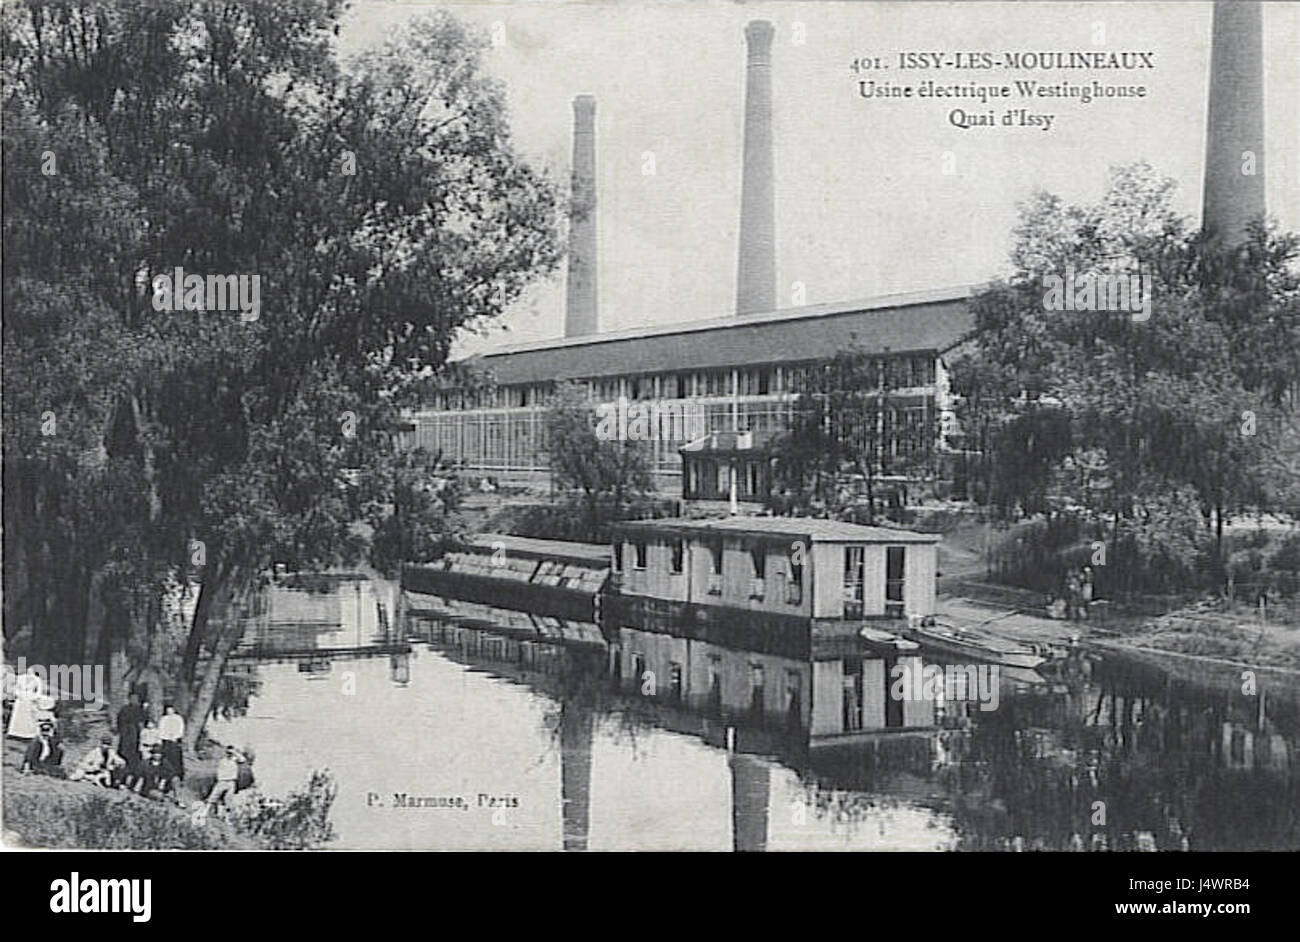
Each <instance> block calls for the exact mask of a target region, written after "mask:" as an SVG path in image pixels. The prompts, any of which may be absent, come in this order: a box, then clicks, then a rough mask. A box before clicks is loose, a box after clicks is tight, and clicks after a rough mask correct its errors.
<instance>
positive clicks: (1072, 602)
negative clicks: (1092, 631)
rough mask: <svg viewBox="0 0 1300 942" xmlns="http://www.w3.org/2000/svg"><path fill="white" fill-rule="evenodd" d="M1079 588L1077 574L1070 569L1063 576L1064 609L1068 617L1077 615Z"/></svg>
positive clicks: (1072, 617)
mask: <svg viewBox="0 0 1300 942" xmlns="http://www.w3.org/2000/svg"><path fill="white" fill-rule="evenodd" d="M1080 589H1081V586H1080V583H1079V574H1078V573H1077V572H1075V571H1074V570H1073V569H1071V570H1070V571H1069V572H1068V573H1067V574H1066V577H1065V611H1066V616H1067V617H1068V618H1070V619H1074V618H1076V617H1078V614H1079V592H1080Z"/></svg>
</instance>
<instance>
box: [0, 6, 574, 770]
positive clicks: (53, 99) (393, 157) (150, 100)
mask: <svg viewBox="0 0 1300 942" xmlns="http://www.w3.org/2000/svg"><path fill="white" fill-rule="evenodd" d="M341 7H342V5H341V4H340V3H339V2H337V0H288V2H285V0H254V2H249V3H241V4H227V3H221V2H211V0H159V2H157V3H150V4H138V3H134V2H128V0H113V2H83V3H71V4H61V5H59V6H58V7H51V6H49V5H48V4H43V3H40V2H36V0H32V2H28V3H20V4H16V5H12V6H9V7H7V8H6V9H5V11H4V14H3V42H4V48H5V63H4V68H5V79H6V83H5V99H4V116H5V123H6V127H7V128H10V127H13V128H17V129H18V132H19V133H16V134H13V135H10V134H6V137H5V141H4V147H5V153H4V157H5V165H6V173H5V183H4V186H5V197H6V200H5V202H6V216H5V223H4V226H5V229H4V233H5V245H4V263H5V264H4V301H5V310H4V318H5V323H4V326H5V334H4V357H5V376H4V383H5V387H4V400H5V426H4V435H5V455H6V462H5V472H6V480H5V484H6V487H5V534H6V553H5V557H6V567H7V568H6V584H7V586H8V582H9V577H10V576H11V575H12V576H13V577H14V578H15V579H19V580H22V581H23V586H22V591H20V592H18V593H17V595H16V597H15V595H13V594H11V592H6V593H5V605H6V613H5V614H6V619H5V622H6V631H9V630H10V626H11V625H14V626H18V625H25V626H27V627H28V628H30V630H31V631H32V632H33V637H34V638H39V639H40V643H41V644H42V645H46V646H47V647H48V646H51V645H52V646H55V647H57V646H60V645H62V647H63V650H64V651H65V653H66V656H68V657H69V658H72V657H74V656H76V659H82V658H84V657H89V658H108V657H109V656H110V655H111V654H112V653H113V652H118V654H119V657H121V656H123V655H124V656H125V658H126V659H127V660H128V661H129V663H130V672H131V674H132V676H141V674H142V672H143V671H144V670H145V669H146V666H147V665H150V664H152V665H153V666H154V667H155V668H158V669H160V670H161V671H162V672H163V677H162V680H161V682H164V683H167V684H168V685H170V686H172V687H173V688H174V689H175V691H176V693H177V695H178V696H180V697H181V698H182V699H186V700H188V701H189V702H190V706H189V710H188V719H189V723H188V729H189V731H190V738H191V742H190V745H191V746H192V745H193V741H194V739H195V738H196V737H197V736H198V734H199V731H200V729H201V727H202V725H203V721H204V720H205V719H206V716H207V713H208V710H209V707H210V704H211V699H212V696H213V694H214V693H215V689H216V681H217V679H218V677H219V674H220V671H221V668H222V666H223V663H224V660H225V656H226V655H227V654H228V652H229V651H230V650H231V648H232V647H233V645H234V644H235V643H236V642H237V640H238V633H239V623H238V620H237V619H236V618H234V617H232V610H233V608H232V606H233V605H234V604H235V603H237V601H238V600H239V599H240V598H241V597H243V596H244V595H246V593H247V592H248V591H249V590H250V589H251V588H252V587H254V586H255V585H256V583H257V581H258V579H259V578H260V574H262V573H264V572H265V571H266V569H267V568H268V567H269V566H270V565H271V564H272V563H273V562H282V563H286V564H287V565H289V566H290V567H292V568H299V569H305V568H312V567H320V566H328V565H332V564H338V563H346V562H351V561H354V560H356V559H358V558H360V557H362V556H363V555H364V554H366V553H367V552H368V548H369V547H368V542H369V541H368V539H367V537H366V533H367V532H368V531H369V530H370V529H372V528H375V527H376V526H378V529H380V530H384V531H385V533H386V536H385V539H384V546H385V547H386V550H385V552H386V553H391V549H392V547H393V546H395V545H398V546H400V545H410V544H412V543H418V542H419V541H418V540H414V541H413V540H411V539H406V540H405V542H403V540H402V539H398V538H396V537H395V536H394V535H393V534H392V533H389V532H387V530H385V527H384V521H383V519H380V518H382V514H380V515H379V517H380V518H376V512H375V508H376V507H382V506H385V501H384V500H383V499H382V495H379V497H378V498H376V495H374V494H373V493H370V494H369V499H368V500H367V501H366V502H360V501H357V500H355V499H351V498H350V497H349V482H355V474H354V473H353V469H356V468H363V469H366V471H367V473H368V481H369V484H368V485H367V486H368V487H369V488H370V489H371V491H373V488H374V487H375V486H378V484H377V483H376V482H378V483H379V484H382V482H384V481H387V482H389V483H390V484H393V485H394V486H397V485H398V484H400V485H401V486H402V487H404V488H406V496H407V497H408V498H409V497H410V487H409V478H410V476H411V462H412V460H413V459H412V458H410V457H409V456H408V457H404V458H400V459H399V458H398V457H397V456H396V455H395V451H396V448H395V441H394V435H393V433H392V430H393V429H394V427H395V426H396V424H397V421H396V419H397V414H398V413H399V411H400V410H401V409H402V408H403V407H404V406H405V405H408V404H410V403H411V402H412V398H413V396H414V395H415V392H414V390H415V389H416V384H417V383H427V382H428V379H429V377H430V375H436V374H437V373H438V372H440V371H441V370H442V369H443V368H444V366H445V364H446V360H447V356H448V353H449V350H450V348H451V344H452V343H453V341H454V339H455V337H456V335H457V333H458V332H459V331H461V330H463V329H473V328H475V327H476V326H477V325H480V324H482V323H483V322H484V321H486V319H488V318H492V317H495V316H497V315H499V314H501V313H502V311H503V310H504V309H505V308H506V307H507V306H508V305H509V304H510V303H511V302H512V301H513V300H514V299H515V298H516V297H517V296H518V295H519V293H520V291H521V290H522V289H523V288H524V286H525V285H527V284H528V283H529V282H530V281H531V280H532V279H534V278H536V277H539V276H541V275H544V274H545V273H546V272H548V271H549V270H550V269H551V268H552V267H553V265H554V264H555V262H556V260H557V256H558V248H557V246H558V240H557V237H556V236H557V224H558V213H557V208H558V207H557V200H556V195H555V194H556V191H555V188H554V187H553V185H552V184H551V182H550V181H549V180H547V179H546V178H545V177H543V176H540V175H539V174H538V173H537V172H535V171H534V170H533V169H532V168H530V166H529V165H528V164H527V163H526V162H525V161H524V160H523V159H522V158H521V156H520V155H519V153H518V152H517V150H516V148H515V147H514V145H513V142H512V140H511V136H510V132H509V128H508V125H507V116H506V108H505V101H504V97H503V93H502V91H501V89H500V88H499V87H498V85H497V84H496V83H494V82H493V81H491V80H490V79H488V78H487V77H486V76H485V75H484V73H483V69H482V63H481V53H482V50H483V48H484V46H485V40H484V39H483V37H480V36H479V35H477V34H476V33H474V32H472V31H470V30H469V29H467V28H466V27H464V26H463V25H462V24H460V23H459V22H458V21H456V20H455V19H453V18H452V17H450V16H448V15H445V14H436V15H433V16H429V17H425V18H422V19H415V20H412V21H410V22H408V23H405V24H403V26H402V28H401V32H400V34H394V36H393V38H391V39H390V40H389V41H388V42H386V43H385V44H383V45H382V47H379V48H376V49H374V50H371V51H369V52H367V53H365V54H364V55H362V56H359V57H358V58H356V59H355V60H352V61H340V59H339V58H338V55H337V53H336V38H335V37H336V35H337V33H338V30H339V17H340V13H341ZM49 155H53V164H52V165H51V163H50V158H49ZM51 167H52V172H42V170H43V169H44V170H46V171H50V170H51ZM177 267H180V268H182V269H183V271H184V272H186V273H193V274H199V275H201V276H206V275H214V274H215V275H236V276H247V277H256V278H258V279H259V282H258V283H259V285H260V298H261V305H260V311H259V312H258V316H257V317H256V319H250V318H247V317H240V316H239V315H238V313H235V312H231V311H218V310H211V309H209V310H201V311H182V312H162V311H159V310H157V309H156V307H155V303H154V295H153V291H152V290H151V287H152V286H153V284H154V279H155V278H156V277H157V276H158V275H159V274H163V273H166V274H171V273H172V272H173V271H174V270H175V269H176V268H177ZM51 415H52V416H53V417H54V430H53V432H50V431H49V428H50V426H49V422H48V419H49V417H50V416H51ZM43 420H46V421H45V424H42V422H43ZM394 462H397V464H396V465H395V468H396V470H395V471H393V472H392V473H385V472H383V468H385V467H386V466H388V465H390V464H393V463H394ZM430 473H431V474H433V473H436V470H435V469H432V468H431V470H430ZM11 483H16V485H17V486H15V487H14V488H13V490H12V491H11V487H10V485H11ZM409 504H410V501H409V499H408V500H407V501H406V503H405V505H404V504H403V502H402V501H401V500H400V499H399V500H398V501H397V502H396V503H394V501H393V500H392V497H391V495H390V496H389V498H388V499H387V506H388V507H390V508H391V509H392V511H393V512H402V507H403V506H406V507H407V508H409ZM427 509H428V508H421V512H420V513H419V514H414V515H411V514H408V516H407V518H406V519H408V520H409V521H411V522H412V523H413V525H415V524H418V525H426V524H429V523H430V521H429V517H430V515H429V514H428V513H426V512H425V511H426V510H427ZM361 521H364V522H365V523H368V524H370V527H364V526H358V523H359V522H361ZM421 521H423V523H421ZM431 525H432V526H433V529H435V530H436V529H438V524H436V523H433V524H431ZM55 558H57V559H60V560H65V561H66V568H67V569H68V570H70V571H67V572H65V571H63V570H59V571H56V572H50V571H48V570H45V569H44V567H45V566H46V564H47V563H48V561H49V560H51V559H55ZM386 561H387V562H389V563H391V562H392V561H391V560H386ZM188 579H194V580H196V581H197V582H198V584H199V586H200V588H199V595H198V599H197V605H196V606H194V611H195V613H194V615H193V618H192V620H191V621H190V623H189V624H188V625H187V626H186V630H185V634H186V638H185V639H184V643H183V644H182V645H181V646H180V650H179V651H177V652H176V655H175V657H174V658H171V659H168V658H163V659H162V661H161V662H160V661H159V659H158V653H157V652H158V650H159V648H160V647H163V648H165V645H163V644H162V639H160V637H159V633H160V625H161V624H162V621H163V614H164V610H165V608H166V605H165V604H164V602H165V601H166V599H167V598H168V593H169V592H170V589H171V587H174V586H175V585H176V584H177V583H178V582H179V583H184V582H185V581H186V580H188ZM38 583H39V584H38ZM59 587H63V589H64V590H65V591H66V593H67V594H68V595H69V596H74V597H75V598H73V600H72V601H71V602H70V603H69V604H68V605H66V606H65V609H66V611H61V612H60V613H59V614H58V617H54V615H53V614H52V613H51V611H50V605H49V603H48V599H49V598H50V597H51V596H52V595H57V590H58V589H59ZM11 619H12V620H11ZM101 627H102V628H103V630H102V631H101V630H100V629H101ZM88 639H93V640H88ZM65 642H67V643H65ZM78 647H80V649H81V650H80V651H76V650H74V649H75V648H78ZM78 655H79V656H78Z"/></svg>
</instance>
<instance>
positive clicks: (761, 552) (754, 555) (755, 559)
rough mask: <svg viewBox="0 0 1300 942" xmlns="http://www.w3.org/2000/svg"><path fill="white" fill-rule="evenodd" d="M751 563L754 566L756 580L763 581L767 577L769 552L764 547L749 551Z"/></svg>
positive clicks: (752, 548)
mask: <svg viewBox="0 0 1300 942" xmlns="http://www.w3.org/2000/svg"><path fill="white" fill-rule="evenodd" d="M749 558H750V561H751V562H752V563H753V564H754V578H755V579H763V578H766V577H767V550H766V549H765V548H764V547H762V546H754V547H751V548H750V550H749Z"/></svg>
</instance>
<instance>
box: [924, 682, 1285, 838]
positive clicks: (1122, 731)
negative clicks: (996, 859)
mask: <svg viewBox="0 0 1300 942" xmlns="http://www.w3.org/2000/svg"><path fill="white" fill-rule="evenodd" d="M1092 695H1093V696H1095V697H1097V708H1096V710H1095V711H1089V714H1090V715H1086V716H1079V717H1076V718H1075V719H1073V720H1071V721H1066V722H1062V723H1061V724H1060V725H1059V726H1057V727H1055V728H1052V729H1044V728H1042V727H1036V726H1035V725H1033V720H1034V717H1033V716H1032V715H1031V714H1032V712H1033V704H1032V703H1028V702H1025V701H1023V700H1014V701H1010V702H1006V701H1004V703H1003V708H1002V709H1000V710H999V711H998V713H997V714H996V715H994V716H988V717H982V718H981V720H980V723H979V724H978V725H977V726H976V728H975V729H974V730H973V732H972V734H971V740H970V751H969V754H968V755H967V756H966V758H965V759H964V760H962V761H960V762H957V763H955V764H953V765H951V766H949V767H946V768H944V769H941V770H940V772H939V779H940V781H941V782H942V783H943V785H944V787H945V789H946V791H947V792H948V794H949V795H950V796H952V797H951V810H952V815H953V821H954V827H955V828H956V830H957V832H958V835H959V840H958V847H959V848H960V849H963V850H995V849H1012V848H1014V849H1020V848H1022V847H1023V848H1024V849H1027V850H1036V849H1046V850H1064V849H1070V848H1072V847H1073V848H1075V849H1084V848H1088V849H1109V850H1142V849H1151V850H1155V849H1159V850H1179V849H1188V848H1190V849H1215V850H1247V849H1250V850H1260V849H1276V850H1280V849H1294V848H1295V847H1296V846H1297V844H1298V843H1300V820H1298V818H1297V814H1298V812H1297V808H1300V783H1298V782H1297V779H1296V777H1295V776H1294V774H1291V773H1290V772H1289V771H1279V770H1273V769H1266V768H1255V769H1250V770H1229V769H1225V768H1223V766H1222V756H1221V755H1220V749H1219V748H1218V742H1219V739H1218V737H1219V735H1220V730H1221V729H1222V727H1223V724H1224V723H1225V722H1227V721H1228V720H1229V716H1228V710H1227V709H1226V708H1225V707H1224V706H1223V705H1222V704H1221V703H1215V702H1213V701H1212V700H1211V701H1205V700H1204V698H1202V702H1197V701H1196V700H1190V698H1189V697H1188V696H1187V695H1186V692H1183V693H1182V694H1180V695H1179V696H1178V697H1177V699H1174V697H1173V695H1172V694H1171V693H1170V692H1169V691H1168V690H1167V689H1165V690H1162V691H1161V692H1160V696H1158V697H1151V698H1148V697H1146V696H1143V694H1142V693H1141V692H1140V690H1139V689H1136V688H1133V687H1115V686H1106V687H1103V688H1100V689H1093V690H1092ZM1103 706H1105V707H1106V708H1107V710H1106V713H1107V720H1108V722H1106V723H1103V724H1102V725H1089V724H1090V723H1091V722H1095V721H1096V720H1097V718H1098V717H1099V716H1101V715H1102V712H1103V711H1102V707H1103ZM1099 803H1100V804H1099ZM1100 814H1104V823H1103V819H1101V818H1100ZM1094 819H1096V821H1097V823H1095V824H1094Z"/></svg>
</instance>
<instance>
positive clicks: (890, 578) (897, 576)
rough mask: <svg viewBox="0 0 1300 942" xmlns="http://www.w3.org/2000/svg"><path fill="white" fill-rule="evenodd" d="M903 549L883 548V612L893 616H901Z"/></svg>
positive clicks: (894, 547) (896, 547) (903, 568)
mask: <svg viewBox="0 0 1300 942" xmlns="http://www.w3.org/2000/svg"><path fill="white" fill-rule="evenodd" d="M904 551H905V548H904V547H902V546H891V547H889V548H888V549H886V550H885V614H886V615H889V616H891V617H893V618H902V617H903V573H904V571H905V566H904Z"/></svg>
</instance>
